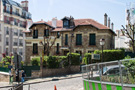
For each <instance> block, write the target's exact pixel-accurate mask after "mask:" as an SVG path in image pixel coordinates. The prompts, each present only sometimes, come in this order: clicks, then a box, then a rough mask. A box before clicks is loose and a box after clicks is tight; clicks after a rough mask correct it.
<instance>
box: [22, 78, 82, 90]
mask: <svg viewBox="0 0 135 90" xmlns="http://www.w3.org/2000/svg"><path fill="white" fill-rule="evenodd" d="M54 85H56V87H57V90H83V89H82V88H83V83H82V77H78V78H71V79H63V80H57V81H50V82H43V83H38V84H32V85H30V90H54ZM24 90H28V85H26V86H24Z"/></svg>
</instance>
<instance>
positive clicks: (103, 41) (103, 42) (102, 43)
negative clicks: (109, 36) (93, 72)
mask: <svg viewBox="0 0 135 90" xmlns="http://www.w3.org/2000/svg"><path fill="white" fill-rule="evenodd" d="M100 45H101V46H102V59H101V63H102V62H103V46H104V45H105V39H103V38H102V39H100ZM101 70H102V74H103V65H102V64H101Z"/></svg>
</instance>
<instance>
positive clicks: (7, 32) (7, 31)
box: [6, 27, 9, 35]
mask: <svg viewBox="0 0 135 90" xmlns="http://www.w3.org/2000/svg"><path fill="white" fill-rule="evenodd" d="M6 34H7V35H9V30H8V27H7V28H6Z"/></svg>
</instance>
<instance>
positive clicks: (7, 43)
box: [6, 37, 9, 45]
mask: <svg viewBox="0 0 135 90" xmlns="http://www.w3.org/2000/svg"><path fill="white" fill-rule="evenodd" d="M6 45H9V40H8V38H7V37H6Z"/></svg>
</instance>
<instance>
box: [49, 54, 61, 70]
mask: <svg viewBox="0 0 135 90" xmlns="http://www.w3.org/2000/svg"><path fill="white" fill-rule="evenodd" d="M47 66H48V68H58V67H59V62H58V60H56V56H49V57H48V60H47Z"/></svg>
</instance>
